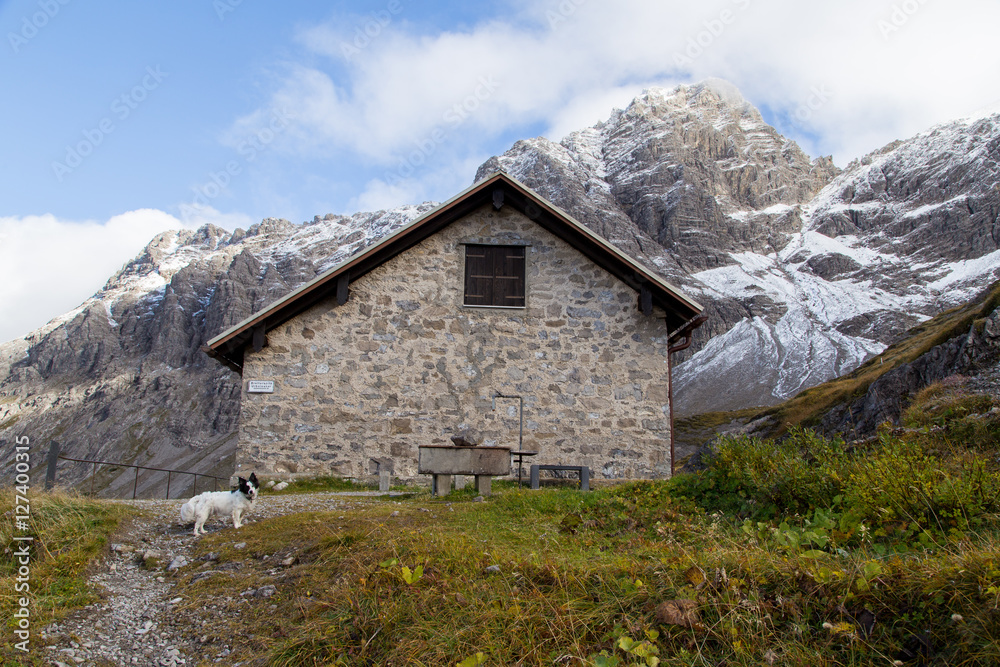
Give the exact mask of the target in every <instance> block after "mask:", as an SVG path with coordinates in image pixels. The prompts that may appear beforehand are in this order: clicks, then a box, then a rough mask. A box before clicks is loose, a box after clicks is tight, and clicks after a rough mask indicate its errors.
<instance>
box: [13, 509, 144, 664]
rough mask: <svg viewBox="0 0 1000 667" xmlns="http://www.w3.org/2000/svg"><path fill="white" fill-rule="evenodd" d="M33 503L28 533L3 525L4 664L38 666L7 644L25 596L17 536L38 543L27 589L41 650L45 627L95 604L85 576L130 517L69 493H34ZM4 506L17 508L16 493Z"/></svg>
mask: <svg viewBox="0 0 1000 667" xmlns="http://www.w3.org/2000/svg"><path fill="white" fill-rule="evenodd" d="M29 501H30V515H29V517H30V518H29V528H30V530H28V531H16V530H15V527H14V522H13V520H5V521H4V522H3V523H2V524H0V543H2V544H3V546H4V558H3V559H2V560H0V590H2V591H3V593H4V594H3V595H2V596H0V618H3V619H4V626H5V627H4V631H5V635H6V636H5V638H4V639H5V641H4V642H3V645H2V648H0V658H2V659H3V660H4V664H34V663H31V662H30V661H29V662H24V661H25V659H26V656H25V655H24V654H23V653H21V652H20V651H16V650H15V649H14V648H13V647H12V646H11V644H12V643H13V642H7V641H6V640H7V637H13V630H14V623H15V619H14V612H15V610H16V609H17V608H18V607H17V603H18V599H19V598H21V597H23V596H24V593H25V592H24V591H20V592H19V591H18V590H17V589H16V588H15V587H16V586H17V585H18V584H19V583H21V584H23V583H25V582H24V581H23V579H22V581H21V582H19V581H18V563H17V562H16V561H15V557H14V553H15V552H16V551H17V550H18V549H19V548H20V546H21V544H22V543H19V542H16V541H15V540H14V539H13V538H14V536H15V535H18V536H23V535H30V536H33V537H34V541H33V542H31V543H30V556H29V558H30V564H29V567H30V575H29V578H28V581H27V582H26V583H27V584H28V585H29V586H30V590H29V591H27V593H28V594H29V595H28V597H29V599H30V600H31V604H30V606H29V613H30V623H31V631H32V638H31V642H32V644H31V645H32V646H33V647H36V648H37V646H38V634H37V633H38V632H39V630H41V629H42V628H43V627H44V626H45V625H46V624H48V623H50V622H52V621H54V620H57V619H59V618H61V617H62V616H64V615H65V614H66V613H67V612H68V611H70V610H72V609H74V608H77V607H80V606H83V605H86V604H89V603H91V602H93V601H94V600H95V599H97V596H96V595H95V594H94V592H93V591H92V590H91V589H90V588H89V587H88V586H87V584H86V574H87V571H88V570H89V569H90V567H91V564H92V562H93V560H94V559H96V558H97V557H99V556H101V555H103V554H104V553H106V551H107V547H108V541H109V537H110V535H111V534H112V533H114V532H115V530H116V529H117V528H118V526H119V524H120V523H121V522H122V521H123V520H125V519H127V518H128V517H129V516H131V514H132V512H131V510H129V509H128V508H127V507H125V506H123V505H118V504H112V503H104V502H100V501H92V500H86V499H83V498H80V497H78V496H74V495H70V494H66V493H32V494H31V495H30V496H29ZM0 502H2V506H3V507H12V508H13V507H15V497H14V491H13V490H4V491H2V492H0ZM33 653H37V651H34V652H33ZM19 661H21V662H19ZM37 664H45V663H43V662H39V663H37Z"/></svg>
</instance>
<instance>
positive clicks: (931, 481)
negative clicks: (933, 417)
mask: <svg viewBox="0 0 1000 667" xmlns="http://www.w3.org/2000/svg"><path fill="white" fill-rule="evenodd" d="M844 498H845V501H846V503H847V504H848V506H849V507H851V508H852V510H853V511H855V512H856V513H857V514H858V515H859V516H861V517H864V518H865V519H867V520H870V521H871V522H873V523H874V524H876V525H880V526H883V527H884V526H887V525H889V524H893V523H895V522H902V523H903V524H905V526H906V527H907V528H908V529H909V530H913V531H923V530H930V531H932V532H939V533H947V532H948V531H950V530H951V529H957V530H967V529H969V528H970V527H973V526H978V525H980V524H981V523H982V519H983V516H984V515H985V514H989V513H995V512H997V511H1000V502H998V501H1000V475H998V474H997V473H996V472H995V471H990V470H988V468H987V465H986V462H985V461H984V460H983V459H981V458H979V457H974V456H965V457H948V458H942V457H935V456H930V455H929V454H927V453H926V452H925V451H924V450H923V448H922V447H921V446H920V444H919V443H917V442H914V441H907V440H903V439H901V438H898V437H894V436H891V435H889V434H885V433H883V434H882V435H881V436H880V439H879V446H878V447H877V448H875V449H874V450H872V451H870V452H863V453H862V455H860V456H856V457H855V458H854V461H853V464H852V466H851V471H850V473H849V475H848V482H847V484H846V485H845V493H844Z"/></svg>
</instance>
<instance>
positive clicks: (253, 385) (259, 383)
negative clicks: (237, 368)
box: [247, 380, 274, 394]
mask: <svg viewBox="0 0 1000 667" xmlns="http://www.w3.org/2000/svg"><path fill="white" fill-rule="evenodd" d="M247 393H248V394H273V393H274V380H250V383H249V384H248V385H247Z"/></svg>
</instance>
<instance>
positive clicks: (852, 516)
mask: <svg viewBox="0 0 1000 667" xmlns="http://www.w3.org/2000/svg"><path fill="white" fill-rule="evenodd" d="M996 408H997V401H996V399H994V398H993V397H990V396H983V395H980V394H976V393H973V392H971V391H969V389H968V386H967V385H966V384H964V383H963V382H962V381H961V380H959V379H949V380H948V381H945V382H941V383H938V384H936V385H933V386H931V387H928V388H927V389H925V390H924V391H922V392H921V393H920V394H918V395H917V396H916V397H914V399H913V404H912V406H911V407H910V409H909V410H907V411H906V413H905V414H904V417H903V420H904V424H903V426H904V428H900V429H891V430H884V431H882V432H881V433H880V434H879V436H878V437H877V438H875V439H873V440H872V441H870V442H866V443H858V444H854V445H852V446H851V447H847V446H845V445H844V443H843V442H842V441H838V440H830V439H825V438H822V437H820V436H818V435H816V434H813V433H811V432H808V431H805V430H794V431H792V432H791V433H790V437H788V438H786V439H785V440H783V441H781V442H774V441H765V440H755V439H747V438H743V439H740V438H730V439H728V440H726V441H725V442H724V444H723V446H722V447H720V449H719V451H718V454H717V455H716V457H715V458H712V459H710V460H709V461H708V467H707V468H706V470H704V471H702V472H699V473H696V474H691V475H679V476H677V477H676V478H674V479H673V480H670V481H659V482H651V481H647V482H633V483H628V484H619V485H616V486H606V487H598V488H595V490H594V491H592V492H590V493H581V492H579V491H576V490H575V489H572V488H546V489H543V490H541V491H528V490H526V489H523V488H521V487H518V486H517V485H514V484H509V483H501V482H499V481H498V482H497V483H495V484H494V494H493V495H492V496H490V497H488V498H486V499H485V501H483V502H475V501H474V499H473V497H474V491H473V490H472V489H471V488H466V489H465V490H463V491H459V492H455V493H453V494H451V495H450V496H447V497H445V498H434V497H432V496H430V494H429V492H428V491H427V489H425V488H422V489H417V490H415V491H414V493H412V494H410V495H407V496H405V497H396V498H389V499H385V498H383V499H378V500H376V499H362V498H351V499H350V502H349V505H347V506H345V507H343V508H337V509H335V510H334V511H326V512H306V513H295V514H289V515H286V516H282V517H277V518H273V519H261V520H258V521H255V522H254V523H252V524H251V525H250V526H249V529H243V530H241V531H240V532H239V541H240V542H242V543H243V544H242V545H239V543H238V542H236V541H235V540H234V539H233V538H234V533H233V532H232V531H231V530H230V529H223V530H219V531H215V532H212V533H210V534H208V535H207V536H205V537H203V538H201V539H200V540H199V541H198V542H197V543H196V545H195V547H194V550H195V553H194V554H193V558H192V563H191V564H189V565H187V566H186V567H184V568H181V569H180V570H179V571H178V573H177V574H175V575H171V576H173V577H174V578H175V579H174V581H175V582H176V584H177V587H176V588H175V589H174V591H173V592H172V595H176V596H177V597H181V598H183V601H182V602H181V603H180V607H181V608H182V609H183V610H184V612H186V613H188V614H191V615H193V616H194V617H195V622H196V623H199V626H200V627H202V628H204V630H201V632H204V633H205V634H204V636H203V637H202V640H203V641H202V642H201V647H202V648H201V653H200V655H201V660H202V662H200V663H198V664H201V665H210V664H215V663H214V662H213V661H214V660H215V659H216V657H217V656H219V655H222V652H223V650H224V649H225V650H229V651H231V653H230V654H229V655H228V657H227V658H225V659H224V660H225V661H226V662H229V663H231V662H240V663H241V664H244V665H273V666H281V667H298V666H312V665H418V666H419V665H428V666H430V665H462V666H472V665H478V664H483V665H584V666H595V667H596V666H605V665H620V666H624V665H646V666H647V667H654V666H655V665H677V666H681V665H684V666H690V665H699V666H700V665H727V666H729V667H733V666H748V667H749V666H751V665H752V666H759V665H772V664H774V665H803V666H805V665H810V666H812V665H838V666H839V665H858V666H860V665H893V664H895V663H897V662H901V663H902V664H905V665H920V664H949V665H994V664H1000V530H998V528H1000V519H998V514H1000V457H998V453H1000V410H996ZM296 484H298V485H299V487H298V489H299V490H300V491H301V490H302V489H307V488H312V489H315V490H330V489H331V488H346V489H349V490H356V489H357V488H358V487H357V486H355V485H353V484H348V485H344V483H343V482H340V481H337V480H333V479H329V478H328V479H321V480H316V481H314V482H312V483H307V482H306V481H305V480H299V481H297V482H296ZM293 490H294V486H293ZM8 499H9V497H8ZM261 502H265V503H266V502H267V497H264V498H263V499H262V501H261ZM33 503H35V504H33V505H32V516H33V517H34V520H35V522H36V527H35V530H36V532H37V534H39V535H40V536H42V537H41V538H40V539H39V542H38V548H37V551H36V554H35V555H34V556H33V562H34V563H37V565H33V570H32V576H33V593H34V594H35V595H36V596H37V600H36V601H35V602H34V603H33V604H34V607H33V609H34V612H33V613H35V614H36V616H35V619H36V622H37V625H34V626H33V627H35V628H39V627H41V626H42V625H43V624H44V622H45V621H44V620H43V619H51V618H54V617H56V616H58V615H59V614H60V613H63V612H64V610H65V609H66V608H70V607H73V606H79V605H80V604H85V603H86V602H88V601H90V600H92V599H93V598H92V593H91V592H90V591H89V590H88V589H87V588H86V586H85V584H84V579H85V575H86V573H87V569H88V561H92V560H93V559H95V558H97V557H99V556H101V555H102V554H103V553H105V552H106V549H107V543H108V540H109V535H111V533H112V531H114V529H115V526H116V525H118V523H119V522H120V521H121V520H122V519H123V518H125V516H127V515H126V514H124V512H125V510H124V509H123V508H122V507H121V506H120V505H117V504H111V503H105V502H101V501H90V500H84V499H81V498H75V497H71V496H52V497H46V496H40V497H38V498H37V499H34V500H33ZM2 535H3V538H4V541H5V544H8V545H10V534H9V531H8V533H6V534H2ZM3 567H6V568H7V570H0V576H2V577H3V578H4V583H3V585H4V586H5V587H7V588H5V591H6V590H10V588H11V587H12V585H13V582H12V579H11V576H12V570H11V567H10V563H9V562H7V563H5V564H4V565H3ZM206 573H210V574H209V575H208V576H205V575H206ZM265 593H267V594H265ZM0 600H2V604H3V605H6V606H5V607H4V608H3V611H4V613H6V614H7V617H8V618H9V617H10V613H11V610H12V609H13V607H12V606H11V605H12V604H13V603H12V602H11V601H10V600H8V599H7V598H0ZM202 622H203V623H202ZM4 650H7V651H8V653H7V654H0V655H6V656H9V655H11V653H10V649H4Z"/></svg>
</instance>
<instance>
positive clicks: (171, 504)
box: [41, 492, 379, 667]
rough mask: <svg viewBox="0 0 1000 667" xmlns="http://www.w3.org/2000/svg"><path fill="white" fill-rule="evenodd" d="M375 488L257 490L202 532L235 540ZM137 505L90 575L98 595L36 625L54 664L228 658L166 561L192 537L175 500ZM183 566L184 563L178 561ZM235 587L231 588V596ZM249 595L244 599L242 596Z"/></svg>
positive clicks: (173, 562)
mask: <svg viewBox="0 0 1000 667" xmlns="http://www.w3.org/2000/svg"><path fill="white" fill-rule="evenodd" d="M376 495H379V494H377V493H366V492H358V493H314V494H301V495H277V496H271V495H264V496H262V497H261V498H260V499H259V500H258V502H257V504H256V506H255V507H254V508H253V510H251V511H250V513H249V514H248V515H245V518H244V525H243V527H242V528H240V529H239V530H234V529H233V527H232V519H230V518H228V517H227V518H226V519H225V521H223V520H222V519H221V518H218V517H216V518H213V519H211V520H210V521H209V523H208V524H206V526H205V527H206V529H207V530H208V531H209V532H215V531H220V530H225V531H228V532H229V533H231V534H232V541H233V543H234V544H239V543H240V539H241V536H242V535H246V534H248V531H252V530H253V522H255V521H259V520H260V519H262V518H269V517H274V516H281V515H285V514H292V513H295V512H305V511H334V510H345V509H351V508H353V507H357V506H358V505H360V504H363V503H368V502H372V501H371V500H366V499H365V498H366V497H370V496H376ZM121 502H126V503H127V504H129V505H132V506H134V507H136V508H139V509H141V510H143V514H142V516H140V517H138V518H136V519H135V520H134V521H133V522H132V523H131V524H130V525H129V526H128V527H127V529H126V530H125V532H123V533H120V534H119V535H117V536H116V537H115V542H114V543H113V544H112V545H111V548H110V550H109V553H108V554H107V555H106V556H105V557H104V558H103V559H102V560H101V561H100V562H99V563H98V566H97V568H96V571H95V572H94V574H93V575H92V576H91V577H90V582H91V583H92V584H94V585H95V587H96V588H97V589H98V590H100V591H103V595H102V598H103V599H102V600H101V601H99V602H96V603H94V604H91V605H88V606H86V607H84V608H82V609H79V610H77V611H75V612H73V613H72V614H71V615H69V616H68V617H66V618H64V619H63V620H62V621H60V622H58V623H53V624H51V625H49V626H48V627H46V628H45V629H44V630H43V631H42V633H41V634H42V637H41V644H42V645H43V646H44V647H45V649H44V650H45V655H46V656H47V657H48V658H49V659H50V660H51V662H52V664H53V665H56V666H57V667H58V666H65V667H74V666H75V665H98V666H107V665H142V666H144V667H145V666H164V667H168V666H173V665H197V664H205V663H218V664H223V665H229V664H234V665H238V664H239V663H238V662H232V661H231V660H230V658H229V647H228V646H227V645H225V644H221V645H220V644H219V643H218V642H217V641H215V640H210V635H211V627H210V624H209V623H208V621H207V620H206V614H205V613H204V611H203V610H196V611H194V612H192V611H190V610H188V611H185V610H183V601H184V600H183V596H182V595H181V594H180V593H178V592H177V591H176V590H175V585H176V578H175V576H174V573H173V571H172V570H171V567H173V566H178V565H180V564H181V563H184V564H186V563H188V562H190V561H191V560H192V559H193V556H192V547H193V546H194V545H195V544H196V543H197V540H198V539H199V538H196V537H194V535H192V532H191V531H192V527H191V525H181V524H180V523H179V520H180V519H179V513H180V506H181V504H182V503H183V501H182V500H133V501H121ZM180 566H181V567H183V565H180ZM240 593H241V592H240V591H233V596H234V597H239V596H240ZM248 602H249V600H248Z"/></svg>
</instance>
